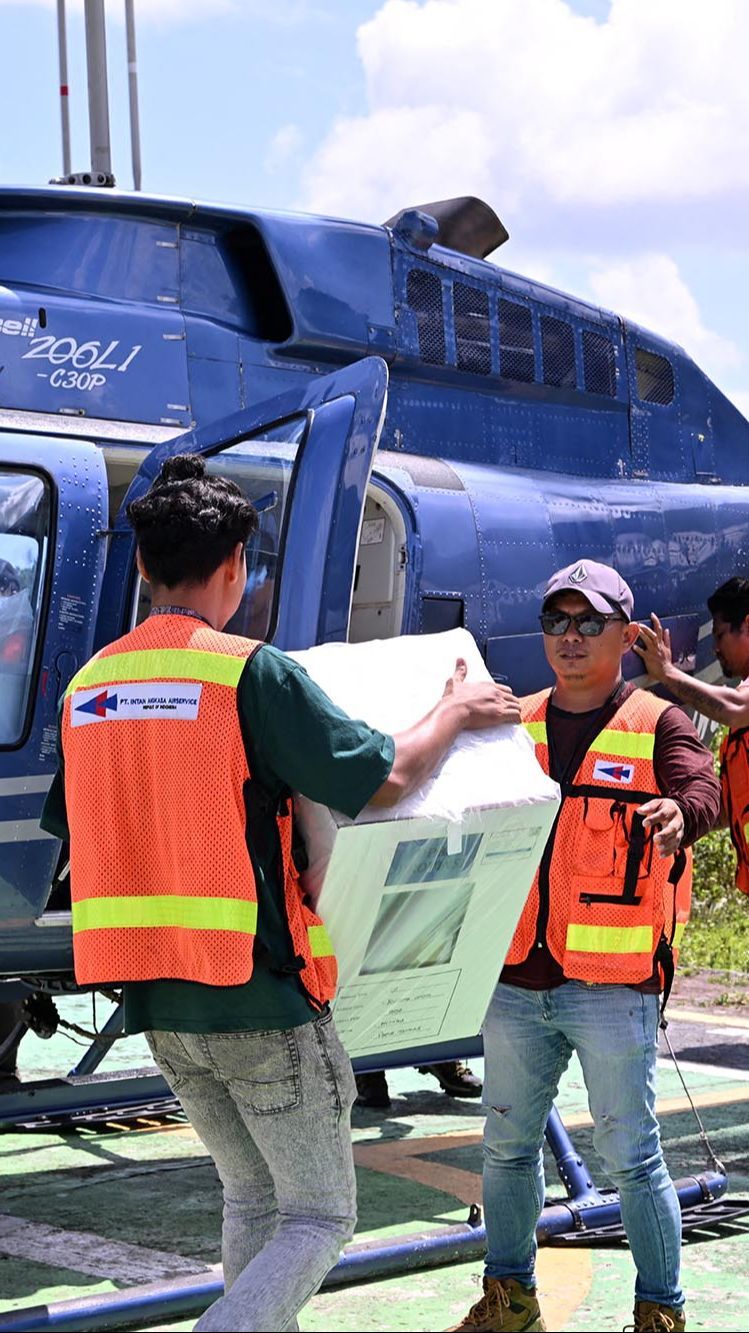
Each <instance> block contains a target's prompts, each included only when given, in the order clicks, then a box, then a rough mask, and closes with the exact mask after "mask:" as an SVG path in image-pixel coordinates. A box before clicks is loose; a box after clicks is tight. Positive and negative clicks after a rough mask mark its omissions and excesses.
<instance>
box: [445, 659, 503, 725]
mask: <svg viewBox="0 0 749 1333" xmlns="http://www.w3.org/2000/svg"><path fill="white" fill-rule="evenodd" d="M467 672H468V667H467V666H466V663H465V661H464V659H463V658H462V657H459V658H458V660H457V662H456V663H455V670H454V671H453V674H452V676H451V677H450V679H449V680H448V681H447V683H446V685H445V693H444V695H443V698H448V697H449V698H453V699H455V700H456V702H458V703H460V704H462V705H463V706H464V708H465V709H466V711H467V716H466V719H465V721H464V722H463V728H464V730H466V731H481V730H482V729H484V728H486V727H500V726H502V725H503V724H504V723H508V722H514V723H518V722H519V721H520V700H519V699H516V698H515V695H514V694H513V693H512V690H511V689H510V688H509V687H508V686H507V685H495V683H494V681H490V680H488V681H480V682H479V683H478V684H474V685H471V684H469V683H468V682H467V681H466V675H467Z"/></svg>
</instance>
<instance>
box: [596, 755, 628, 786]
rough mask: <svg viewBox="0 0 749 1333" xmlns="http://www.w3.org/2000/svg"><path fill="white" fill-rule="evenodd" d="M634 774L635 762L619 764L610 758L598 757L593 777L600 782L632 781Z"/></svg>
mask: <svg viewBox="0 0 749 1333" xmlns="http://www.w3.org/2000/svg"><path fill="white" fill-rule="evenodd" d="M634 776H635V766H634V764H617V763H616V762H614V761H613V760H609V759H597V760H596V763H595V768H594V769H593V777H594V778H597V779H598V780H599V782H622V783H625V782H632V780H633V779H634Z"/></svg>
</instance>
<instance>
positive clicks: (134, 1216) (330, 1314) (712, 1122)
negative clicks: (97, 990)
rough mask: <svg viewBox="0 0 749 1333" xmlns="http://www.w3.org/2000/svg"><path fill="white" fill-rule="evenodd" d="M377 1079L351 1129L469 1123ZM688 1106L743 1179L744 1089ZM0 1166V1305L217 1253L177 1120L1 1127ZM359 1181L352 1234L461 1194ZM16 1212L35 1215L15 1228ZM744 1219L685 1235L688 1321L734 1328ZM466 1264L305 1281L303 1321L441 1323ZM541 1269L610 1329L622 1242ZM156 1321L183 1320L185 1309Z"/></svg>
mask: <svg viewBox="0 0 749 1333" xmlns="http://www.w3.org/2000/svg"><path fill="white" fill-rule="evenodd" d="M84 1004H85V1002H83V1001H80V1000H76V1001H74V1002H72V1003H68V1005H67V1007H66V1013H67V1014H68V1015H69V1016H70V1015H71V1014H72V1013H73V1012H75V1016H76V1017H77V1019H78V1021H81V1020H82V1019H83V1018H84V1017H86V1018H87V1017H88V1014H87V1013H85V1012H84V1008H83V1005H84ZM100 1021H103V1015H102V1014H100ZM727 1035H730V1034H727ZM22 1051H23V1061H22V1071H23V1073H24V1074H25V1076H30V1075H31V1074H32V1073H34V1074H36V1075H37V1076H49V1075H50V1074H53V1073H56V1074H59V1073H61V1072H65V1071H66V1070H67V1069H68V1068H70V1066H71V1065H72V1064H74V1063H75V1060H76V1058H77V1055H78V1052H77V1050H76V1048H75V1047H74V1046H72V1045H71V1044H70V1043H69V1042H68V1041H67V1040H66V1039H64V1038H62V1037H56V1038H55V1039H53V1041H52V1042H50V1043H42V1042H39V1041H38V1040H37V1039H35V1038H29V1039H27V1041H25V1042H24V1046H23V1048H22ZM145 1056H146V1052H145V1049H144V1046H143V1044H141V1043H140V1042H138V1041H136V1040H134V1039H131V1040H128V1041H127V1042H123V1043H122V1044H121V1046H120V1047H119V1048H118V1049H117V1050H116V1052H115V1055H114V1058H113V1059H112V1060H111V1062H109V1063H110V1067H111V1066H112V1065H115V1064H116V1065H118V1066H120V1067H124V1066H128V1065H137V1064H139V1063H145ZM476 1068H477V1070H478V1068H479V1065H478V1063H477V1065H476ZM390 1082H391V1090H392V1092H393V1094H394V1105H393V1109H392V1111H391V1112H390V1113H389V1114H388V1116H387V1118H385V1117H384V1116H383V1115H382V1114H380V1113H374V1112H356V1114H355V1127H354V1135H355V1140H356V1142H357V1143H360V1144H366V1145H376V1144H378V1143H382V1144H383V1145H391V1146H392V1145H396V1146H397V1144H398V1143H399V1142H401V1141H409V1142H411V1141H413V1140H416V1139H421V1138H426V1137H430V1136H433V1135H444V1134H449V1133H452V1134H454V1133H456V1132H460V1131H466V1130H471V1129H473V1130H475V1131H476V1132H479V1131H480V1128H481V1113H480V1110H479V1108H478V1107H477V1106H476V1105H475V1104H473V1103H470V1102H457V1101H454V1100H452V1099H449V1098H447V1097H445V1096H444V1094H442V1093H441V1092H439V1091H438V1090H436V1085H435V1083H434V1082H433V1081H432V1080H430V1079H427V1078H424V1077H422V1076H420V1075H419V1074H417V1073H415V1072H414V1071H413V1070H405V1071H399V1072H398V1073H395V1074H393V1075H391V1076H390ZM718 1082H719V1083H720V1086H721V1087H724V1088H725V1090H726V1092H727V1093H730V1092H731V1091H734V1092H735V1093H745V1092H746V1089H747V1088H748V1087H749V1083H748V1082H747V1080H746V1078H743V1079H742V1078H741V1076H740V1075H739V1074H737V1073H735V1072H734V1073H733V1074H729V1075H728V1076H727V1077H726V1078H725V1080H723V1079H721V1080H716V1078H715V1076H714V1075H708V1074H705V1073H704V1072H703V1073H690V1075H689V1083H690V1087H691V1088H692V1090H693V1092H697V1093H699V1092H704V1091H708V1090H714V1089H715V1088H716V1083H718ZM680 1092H681V1088H680V1085H679V1083H678V1080H677V1078H676V1075H675V1073H674V1072H673V1070H672V1069H669V1068H664V1069H663V1070H662V1071H661V1075H660V1095H661V1097H662V1098H665V1097H674V1096H677V1095H679V1094H680ZM558 1105H559V1108H560V1110H561V1111H562V1114H563V1115H565V1114H566V1115H572V1114H576V1113H579V1112H581V1111H583V1110H584V1109H585V1095H584V1089H583V1085H582V1077H581V1073H580V1070H579V1066H577V1065H576V1064H573V1066H572V1067H571V1068H570V1071H569V1072H568V1074H567V1076H566V1077H565V1080H564V1083H563V1086H562V1090H561V1094H560V1098H559V1102H558ZM702 1114H703V1117H704V1119H705V1122H706V1125H707V1127H708V1130H709V1132H710V1134H711V1137H712V1139H713V1142H714V1145H715V1148H716V1150H717V1151H718V1153H719V1155H720V1156H721V1157H722V1158H723V1160H724V1161H725V1162H726V1165H727V1166H728V1169H729V1172H730V1174H731V1179H732V1189H733V1192H734V1193H742V1192H746V1193H747V1194H749V1101H736V1102H733V1103H732V1104H730V1105H726V1106H721V1107H710V1108H707V1109H705V1110H704V1111H703V1113H702ZM663 1132H664V1141H665V1144H666V1152H667V1157H668V1161H669V1164H670V1166H671V1169H672V1172H673V1174H674V1175H675V1176H683V1175H687V1174H691V1173H693V1172H695V1171H697V1170H699V1169H701V1167H702V1161H703V1159H702V1157H701V1153H700V1148H699V1143H698V1139H697V1134H696V1130H695V1126H694V1122H693V1120H692V1119H691V1116H690V1115H688V1114H686V1113H682V1112H678V1113H673V1114H668V1115H665V1116H664V1117H663ZM573 1136H574V1139H575V1143H576V1146H577V1147H578V1148H579V1150H581V1151H582V1152H583V1153H584V1154H585V1156H586V1157H587V1158H588V1160H589V1163H590V1164H591V1165H592V1166H593V1167H594V1170H596V1172H597V1179H598V1180H599V1183H600V1175H599V1174H598V1168H597V1167H596V1159H595V1153H594V1150H593V1148H592V1143H591V1132H590V1130H589V1129H588V1128H578V1129H576V1130H575V1131H574V1135H573ZM424 1158H425V1160H426V1161H428V1162H431V1163H434V1164H437V1165H438V1166H441V1167H458V1168H460V1169H462V1170H463V1171H466V1172H475V1173H477V1172H479V1170H480V1152H479V1148H478V1146H477V1145H474V1144H470V1143H468V1144H462V1145H460V1146H451V1147H449V1148H444V1149H440V1148H439V1146H438V1145H434V1144H430V1145H429V1146H428V1147H427V1145H425V1153H424ZM548 1165H549V1184H550V1185H552V1184H553V1185H554V1186H555V1189H554V1192H555V1193H558V1181H557V1179H556V1176H555V1173H554V1170H553V1165H552V1164H548ZM0 1176H1V1178H2V1202H1V1203H0V1310H10V1309H14V1308H17V1307H18V1306H21V1305H28V1304H39V1303H45V1302H49V1301H55V1300H60V1299H64V1298H66V1297H71V1296H79V1295H82V1294H84V1293H91V1294H92V1293H94V1292H104V1291H111V1290H115V1289H116V1288H118V1287H120V1288H121V1287H126V1286H129V1285H132V1284H133V1281H134V1278H133V1273H134V1272H136V1271H137V1270H138V1265H139V1264H140V1263H145V1264H146V1266H148V1264H151V1265H152V1266H153V1265H154V1264H155V1265H156V1267H158V1263H159V1262H160V1261H161V1260H163V1263H164V1264H167V1265H168V1263H169V1262H170V1256H172V1260H171V1261H172V1262H173V1263H174V1264H175V1265H179V1264H180V1263H181V1271H190V1269H194V1268H199V1267H200V1266H201V1265H208V1264H211V1263H215V1262H217V1260H218V1258H219V1226H220V1221H219V1219H220V1197H219V1188H218V1183H217V1180H216V1177H215V1173H214V1170H213V1167H212V1165H211V1163H210V1162H209V1161H208V1160H207V1159H206V1157H205V1154H204V1152H203V1150H202V1147H201V1145H200V1144H199V1142H198V1141H197V1140H196V1139H195V1138H194V1136H193V1135H192V1132H191V1131H190V1130H189V1129H184V1128H178V1129H161V1130H157V1131H155V1132H145V1131H139V1132H132V1131H128V1130H123V1129H116V1130H109V1129H106V1128H103V1127H101V1128H97V1129H95V1130H79V1131H75V1132H70V1133H58V1132H51V1131H44V1132H41V1131H27V1132H15V1131H13V1132H6V1133H3V1134H0ZM438 1179H439V1177H438ZM358 1181H359V1210H360V1222H359V1233H358V1235H359V1237H361V1238H364V1237H375V1236H383V1237H384V1236H386V1235H394V1234H399V1233H403V1232H405V1231H409V1230H413V1229H423V1228H426V1227H430V1226H442V1225H445V1224H446V1223H449V1222H452V1221H456V1220H462V1219H463V1218H464V1217H465V1216H466V1206H465V1204H463V1203H460V1202H459V1201H458V1200H457V1199H456V1198H455V1196H454V1195H452V1194H451V1193H449V1192H445V1191H444V1190H442V1189H440V1188H437V1187H432V1186H430V1185H425V1184H419V1183H415V1182H413V1181H410V1180H405V1179H401V1178H399V1177H396V1176H392V1175H386V1174H383V1173H382V1172H379V1171H374V1170H370V1169H365V1168H361V1169H359V1172H358ZM3 1214H4V1215H6V1216H7V1215H12V1217H13V1218H17V1219H19V1221H18V1223H15V1224H12V1226H15V1227H16V1228H17V1232H16V1237H17V1238H18V1236H20V1237H21V1240H20V1241H19V1242H18V1245H17V1246H16V1249H18V1248H19V1246H20V1251H21V1252H17V1253H10V1254H8V1253H3V1249H4V1248H5V1249H6V1250H7V1248H8V1247H10V1248H11V1249H12V1248H13V1242H12V1240H8V1239H7V1236H8V1231H7V1226H8V1224H7V1223H4V1222H3V1216H2V1215H3ZM24 1222H29V1223H32V1224H34V1225H33V1226H31V1227H26V1228H25V1229H24V1226H23V1223H24ZM3 1225H5V1227H6V1230H5V1232H3V1229H2V1227H3ZM45 1228H47V1230H45ZM748 1234H749V1223H747V1225H746V1226H744V1225H742V1224H737V1225H736V1226H735V1227H734V1228H733V1230H732V1231H726V1230H724V1231H722V1232H721V1233H720V1234H710V1233H708V1232H705V1233H703V1234H701V1235H700V1236H699V1238H698V1239H696V1240H694V1241H691V1242H689V1243H688V1244H687V1245H686V1246H685V1251H684V1263H685V1273H684V1280H685V1286H686V1288H687V1290H688V1291H689V1294H690V1307H689V1314H690V1318H689V1327H690V1328H702V1329H710V1330H742V1329H746V1328H748V1327H749V1323H748V1322H747V1315H746V1297H745V1295H744V1293H745V1292H746V1291H747V1289H749V1245H747V1235H748ZM175 1256H176V1257H175ZM160 1257H161V1258H160ZM477 1268H478V1266H477V1265H460V1266H454V1267H451V1268H449V1269H442V1270H433V1271H430V1272H422V1273H419V1274H416V1275H412V1276H408V1277H404V1278H400V1279H394V1280H391V1281H387V1282H378V1283H373V1284H367V1285H365V1286H360V1287H358V1288H349V1289H347V1290H344V1291H336V1292H333V1293H331V1294H323V1295H320V1296H318V1297H316V1298H315V1299H314V1300H313V1301H312V1303H311V1305H310V1306H309V1307H308V1309H307V1310H306V1311H305V1312H304V1314H303V1316H302V1320H301V1324H302V1328H303V1329H308V1330H347V1329H354V1328H356V1329H363V1330H369V1329H373V1330H374V1329H393V1330H396V1329H397V1330H427V1329H439V1328H444V1327H446V1326H447V1325H449V1324H450V1323H452V1322H455V1321H456V1320H457V1319H459V1318H460V1316H461V1315H462V1313H463V1312H464V1310H465V1308H466V1307H467V1305H468V1304H470V1303H471V1302H472V1301H473V1300H474V1299H475V1298H476V1295H477V1289H476V1288H475V1286H474V1285H473V1283H472V1281H471V1278H472V1274H473V1273H475V1272H476V1271H477ZM177 1271H180V1270H179V1268H177ZM541 1271H542V1283H543V1284H545V1296H546V1299H547V1301H548V1302H552V1303H553V1302H555V1301H557V1300H558V1298H559V1293H560V1290H561V1288H565V1290H566V1289H567V1287H569V1288H570V1290H571V1291H572V1290H574V1291H577V1293H578V1294H577V1296H576V1297H575V1298H574V1300H573V1299H572V1297H570V1302H571V1303H570V1302H568V1305H569V1313H568V1314H567V1315H566V1317H565V1321H564V1324H563V1325H561V1324H560V1325H559V1327H562V1326H563V1327H565V1328H567V1329H569V1330H571V1331H575V1333H576V1331H577V1330H581V1331H582V1330H592V1329H608V1328H611V1329H618V1328H622V1327H623V1325H624V1323H625V1322H628V1320H629V1319H630V1318H631V1298H630V1292H631V1287H632V1268H631V1262H630V1259H629V1255H628V1253H627V1251H626V1249H624V1248H621V1249H606V1250H600V1249H599V1250H594V1251H591V1250H586V1251H578V1250H572V1249H567V1250H564V1251H562V1252H560V1251H556V1252H555V1253H554V1254H553V1255H551V1254H550V1253H549V1251H545V1252H544V1253H543V1254H542V1258H541ZM153 1276H155V1272H154V1274H153ZM137 1280H139V1281H143V1280H148V1278H147V1277H146V1278H143V1277H140V1278H138V1279H137ZM164 1327H166V1326H164ZM169 1327H172V1328H175V1329H177V1328H184V1329H189V1328H190V1327H191V1323H182V1324H175V1325H171V1326H169ZM549 1327H550V1328H551V1327H553V1325H552V1324H550V1325H549Z"/></svg>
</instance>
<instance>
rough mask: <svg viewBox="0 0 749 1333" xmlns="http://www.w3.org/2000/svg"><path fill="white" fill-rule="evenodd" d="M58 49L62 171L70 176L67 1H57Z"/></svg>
mask: <svg viewBox="0 0 749 1333" xmlns="http://www.w3.org/2000/svg"><path fill="white" fill-rule="evenodd" d="M57 49H58V53H59V61H60V122H61V128H62V171H63V175H64V176H69V175H70V103H69V102H68V38H67V31H66V24H65V0H57Z"/></svg>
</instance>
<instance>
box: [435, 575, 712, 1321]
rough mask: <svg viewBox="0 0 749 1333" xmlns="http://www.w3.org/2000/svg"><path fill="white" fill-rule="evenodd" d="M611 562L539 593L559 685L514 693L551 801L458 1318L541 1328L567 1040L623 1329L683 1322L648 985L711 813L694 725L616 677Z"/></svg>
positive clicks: (504, 990) (507, 980) (488, 1083)
mask: <svg viewBox="0 0 749 1333" xmlns="http://www.w3.org/2000/svg"><path fill="white" fill-rule="evenodd" d="M633 609H634V599H633V596H632V592H631V590H630V588H629V587H628V586H627V584H626V583H625V582H624V580H623V579H622V578H621V577H620V576H619V574H618V573H617V572H616V570H614V569H611V568H609V567H608V566H606V565H601V564H598V563H597V562H595V561H592V560H578V561H576V562H575V564H574V565H570V566H568V567H567V568H565V569H562V570H560V571H559V572H558V573H556V574H554V575H553V576H552V578H551V579H550V581H549V583H548V586H547V588H546V594H545V597H544V602H543V607H542V614H541V629H542V630H543V637H544V647H545V650H546V656H547V659H548V662H549V665H550V667H551V668H552V671H553V672H554V677H555V683H554V685H553V687H552V689H551V690H543V691H542V692H541V693H539V694H535V695H531V696H529V697H528V698H526V699H523V700H522V711H523V721H524V722H525V725H526V727H527V728H528V730H529V732H530V734H531V736H532V737H533V739H534V741H535V744H536V755H537V758H538V760H539V762H540V763H541V765H542V767H543V768H544V770H545V771H546V772H547V773H550V774H551V776H552V777H553V778H555V779H556V781H557V782H559V784H560V787H561V791H562V804H561V806H560V809H559V813H558V815H557V818H556V821H555V823H554V825H553V827H552V831H551V834H550V836H549V840H548V842H547V845H546V848H545V850H544V854H543V857H542V860H541V865H540V868H539V872H538V874H537V876H536V879H535V881H534V884H533V886H532V888H531V892H530V895H529V897H528V901H527V903H526V906H525V909H524V911H523V915H522V916H521V919H520V923H519V925H518V928H517V931H516V933H515V936H514V938H513V941H512V944H511V947H510V952H509V954H508V957H507V962H506V965H505V967H504V968H503V970H502V973H501V975H500V981H499V985H498V986H497V989H496V991H495V994H494V997H493V999H492V1002H491V1005H490V1007H489V1011H488V1013H487V1016H486V1019H485V1022H484V1028H483V1034H484V1053H485V1062H486V1063H485V1074H484V1102H485V1104H486V1107H487V1111H488V1114H487V1120H486V1127H485V1132H484V1212H485V1216H486V1229H487V1236H488V1246H487V1248H488V1253H487V1261H486V1275H485V1277H484V1295H483V1296H482V1298H481V1299H480V1300H479V1301H478V1302H476V1304H475V1305H474V1306H473V1307H472V1309H471V1310H470V1312H469V1314H468V1315H467V1316H466V1318H464V1319H463V1321H462V1322H461V1323H460V1324H458V1325H456V1329H460V1330H469V1329H470V1330H473V1331H474V1333H477V1331H478V1330H482V1329H484V1330H493V1329H502V1331H503V1333H510V1331H511V1330H517V1329H526V1330H531V1329H543V1328H544V1327H545V1325H544V1323H543V1319H542V1317H541V1312H540V1308H539V1304H538V1300H537V1298H536V1293H535V1279H534V1262H535V1251H536V1244H535V1228H536V1223H537V1221H538V1216H539V1213H540V1210H541V1208H542V1206H543V1201H544V1170H543V1156H542V1151H541V1149H542V1144H543V1135H544V1126H545V1124H546V1120H547V1117H548V1115H549V1111H550V1110H551V1105H552V1102H553V1099H554V1096H555V1094H556V1091H557V1087H558V1084H559V1079H560V1076H561V1074H562V1073H563V1071H564V1069H565V1068H566V1066H567V1064H568V1062H569V1059H570V1056H571V1055H572V1052H573V1051H576V1052H577V1055H578V1058H579V1060H580V1064H581V1065H582V1070H583V1075H584V1078H585V1085H586V1088H587V1090H588V1099H589V1105H590V1109H591V1114H592V1116H593V1121H594V1143H595V1147H596V1151H597V1152H598V1155H599V1157H600V1158H601V1159H602V1161H603V1163H604V1166H605V1168H606V1171H607V1172H608V1175H609V1176H610V1177H611V1178H612V1180H613V1181H614V1183H615V1185H616V1186H617V1188H618V1190H619V1197H620V1200H621V1210H622V1221H623V1223H624V1227H625V1230H626V1232H627V1237H628V1239H629V1244H630V1248H631V1251H632V1257H633V1259H634V1261H635V1266H636V1269H637V1284H636V1288H635V1314H634V1327H635V1329H636V1330H642V1333H645V1330H648V1333H657V1330H663V1331H664V1333H666V1330H669V1331H671V1330H674V1329H676V1330H682V1329H684V1327H685V1319H684V1309H683V1296H682V1292H681V1289H680V1286H679V1249H680V1243H681V1214H680V1209H679V1202H678V1199H677V1197H676V1192H675V1190H674V1187H673V1184H672V1182H671V1179H670V1177H669V1174H668V1171H667V1169H666V1166H665V1163H664V1161H663V1155H662V1152H661V1146H660V1136H659V1130H658V1122H657V1120H656V1116H655V1087H654V1081H655V1063H656V1047H657V1034H658V1020H659V1007H660V1005H659V992H660V991H661V990H662V989H663V988H664V986H665V988H666V990H667V989H668V986H669V985H670V978H671V976H672V975H673V963H674V959H675V957H676V954H677V951H678V944H679V939H680V936H681V933H682V932H683V929H684V925H685V923H686V919H687V916H688V912H689V898H690V881H691V874H690V860H691V853H690V852H689V851H688V850H686V849H687V848H688V847H689V846H690V845H691V843H693V842H694V841H695V839H696V838H698V837H701V836H702V834H703V833H706V832H707V831H708V829H710V828H711V827H712V825H713V823H714V822H715V819H716V816H717V814H718V810H719V804H720V801H719V797H720V792H719V787H718V783H717V781H716V779H715V776H714V774H713V769H712V761H711V757H710V755H709V753H708V752H707V750H705V748H704V746H703V745H702V744H701V742H700V740H699V738H698V736H697V733H696V731H695V730H694V727H693V726H692V724H691V722H689V721H688V719H687V718H686V717H685V716H684V715H683V714H682V713H681V712H680V710H679V709H678V708H674V707H672V706H670V705H669V704H667V703H664V702H663V701H662V700H659V699H656V698H655V696H654V695H652V694H650V693H648V692H646V691H645V690H640V689H635V688H634V687H633V686H632V685H628V684H625V683H624V682H623V680H622V670H621V664H622V658H623V657H624V654H625V653H626V652H627V650H628V649H630V648H631V647H632V645H633V644H634V642H635V639H636V638H637V635H638V633H639V626H638V625H637V624H635V623H634V622H633V621H632V614H633Z"/></svg>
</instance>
